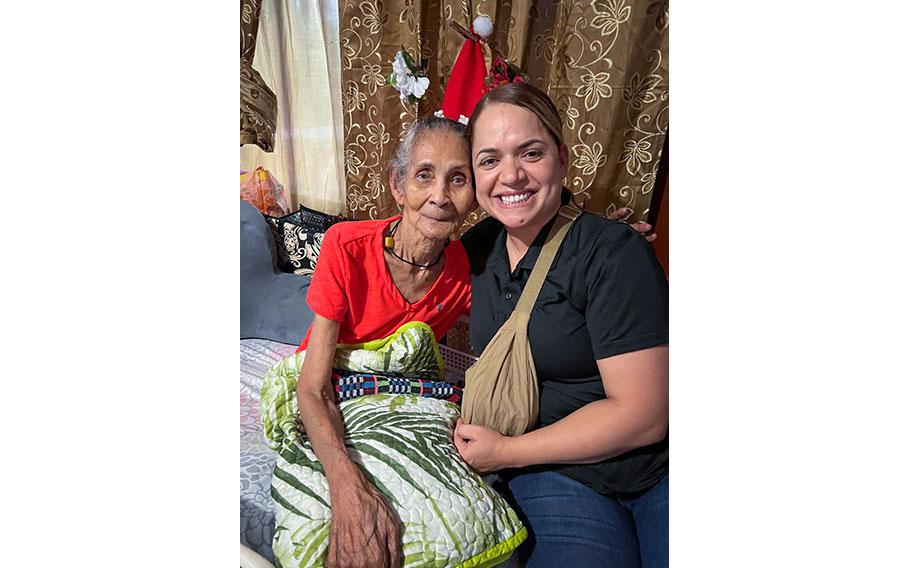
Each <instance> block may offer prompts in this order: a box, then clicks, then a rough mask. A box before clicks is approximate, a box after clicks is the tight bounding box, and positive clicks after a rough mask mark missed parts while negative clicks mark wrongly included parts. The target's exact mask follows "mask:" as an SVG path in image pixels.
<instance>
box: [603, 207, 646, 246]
mask: <svg viewBox="0 0 910 568" xmlns="http://www.w3.org/2000/svg"><path fill="white" fill-rule="evenodd" d="M631 212H632V210H631V209H629V208H628V207H620V208H619V209H617V210H616V211H614V212H612V213H610V214H609V215H607V218H608V219H610V220H612V221H622V220H623V219H625V218H626V217H628V216H629V213H631ZM629 226H630V227H632V228H633V229H635V230H636V231H638V232H639V233H641V234H642V235H644V237H645V240H646V241H648V242H649V243H650V242H654V239H656V238H657V233H651V234H648V231H650V230H651V228H652V227H651V225H650V223H645V222H644V221H639V222H638V223H633V224H631V225H629Z"/></svg>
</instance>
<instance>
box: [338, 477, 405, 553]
mask: <svg viewBox="0 0 910 568" xmlns="http://www.w3.org/2000/svg"><path fill="white" fill-rule="evenodd" d="M331 499H332V524H331V528H330V529H329V548H328V555H327V558H326V566H327V567H328V568H336V567H344V568H373V567H375V566H393V567H396V568H397V567H398V566H401V564H402V556H401V524H400V523H399V522H398V519H397V517H396V516H395V513H394V512H393V511H392V509H391V507H390V506H389V504H388V503H387V502H386V500H385V498H384V497H383V496H382V494H381V493H380V492H379V490H378V489H376V488H375V487H374V486H373V485H372V484H371V483H369V482H368V481H366V480H365V479H363V478H362V476H360V480H359V481H357V482H354V483H351V484H349V485H347V486H345V488H344V489H343V490H342V491H339V492H338V493H334V492H333V493H332V497H331Z"/></svg>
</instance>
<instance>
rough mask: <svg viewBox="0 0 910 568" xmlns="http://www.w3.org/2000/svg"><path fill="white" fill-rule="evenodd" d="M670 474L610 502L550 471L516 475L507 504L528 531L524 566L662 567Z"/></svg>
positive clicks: (666, 544)
mask: <svg viewBox="0 0 910 568" xmlns="http://www.w3.org/2000/svg"><path fill="white" fill-rule="evenodd" d="M668 485H669V474H668V475H665V476H664V478H663V479H661V480H660V482H658V483H657V485H655V486H654V487H652V488H650V489H648V490H647V491H645V492H644V493H641V494H638V495H635V496H632V497H619V498H611V497H605V496H604V495H601V494H600V493H597V492H595V491H594V490H593V489H591V488H589V487H588V486H587V485H584V484H582V483H579V482H578V481H575V480H574V479H569V478H568V477H566V476H564V475H561V474H559V473H554V472H550V471H547V472H540V473H527V474H522V475H518V476H516V477H515V478H513V479H512V480H511V481H509V483H508V489H509V493H511V496H509V497H510V499H509V500H510V501H511V502H512V504H513V505H514V506H515V507H516V510H517V512H518V516H519V517H521V520H522V522H524V523H525V526H527V527H528V531H529V533H530V534H529V535H528V539H527V540H526V541H525V542H524V543H523V544H522V545H521V547H520V548H519V551H518V553H519V558H520V559H521V560H522V561H523V562H524V563H525V565H526V566H527V568H548V567H552V566H555V567H560V566H562V567H566V568H585V567H587V566H592V567H593V566H597V567H601V566H603V567H607V568H666V567H667V566H668V565H669V562H670V559H669V542H668V541H669V491H668Z"/></svg>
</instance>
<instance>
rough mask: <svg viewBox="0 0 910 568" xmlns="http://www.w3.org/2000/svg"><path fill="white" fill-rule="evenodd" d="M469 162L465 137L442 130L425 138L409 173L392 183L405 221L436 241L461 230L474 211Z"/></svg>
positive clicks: (417, 147)
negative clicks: (463, 223)
mask: <svg viewBox="0 0 910 568" xmlns="http://www.w3.org/2000/svg"><path fill="white" fill-rule="evenodd" d="M469 159H470V157H469V155H468V146H467V141H466V140H465V139H464V138H463V137H461V136H459V135H457V134H455V133H453V132H448V131H439V130H437V131H429V132H425V133H424V134H423V135H421V136H420V137H419V138H418V139H417V142H416V143H415V145H414V150H413V151H412V153H411V163H410V164H409V165H408V171H407V173H405V175H404V177H403V178H402V179H401V181H400V182H399V183H397V184H396V183H395V180H394V179H393V180H391V182H392V183H391V185H392V195H394V196H395V201H397V202H398V204H399V205H400V206H401V209H402V211H401V215H402V218H403V222H406V223H408V224H410V225H412V226H413V227H414V228H416V229H417V230H418V231H419V232H420V233H421V234H423V235H424V236H425V237H427V238H430V239H435V240H443V239H446V238H448V237H449V236H451V234H452V233H453V232H455V230H456V229H458V228H459V227H461V224H462V222H464V219H465V217H466V216H467V214H468V213H470V212H471V210H473V209H474V187H473V185H472V183H471V166H470V164H469Z"/></svg>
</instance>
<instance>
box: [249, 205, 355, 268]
mask: <svg viewBox="0 0 910 568" xmlns="http://www.w3.org/2000/svg"><path fill="white" fill-rule="evenodd" d="M266 219H267V220H268V222H269V228H270V229H271V230H272V236H273V238H274V239H275V243H276V250H277V252H278V267H279V268H280V269H281V270H283V271H285V272H292V273H294V274H299V275H302V276H312V275H313V270H314V269H315V268H316V260H317V259H318V258H319V250H320V249H321V248H322V237H323V235H325V232H326V230H327V229H328V228H329V227H331V226H332V225H334V224H335V223H337V222H338V221H342V220H343V217H341V216H337V217H333V216H332V215H328V214H326V213H322V212H319V211H315V210H313V209H309V208H307V207H304V206H302V205H301V206H300V209H299V210H297V211H295V212H294V213H290V214H288V215H285V216H283V217H269V216H266Z"/></svg>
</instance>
